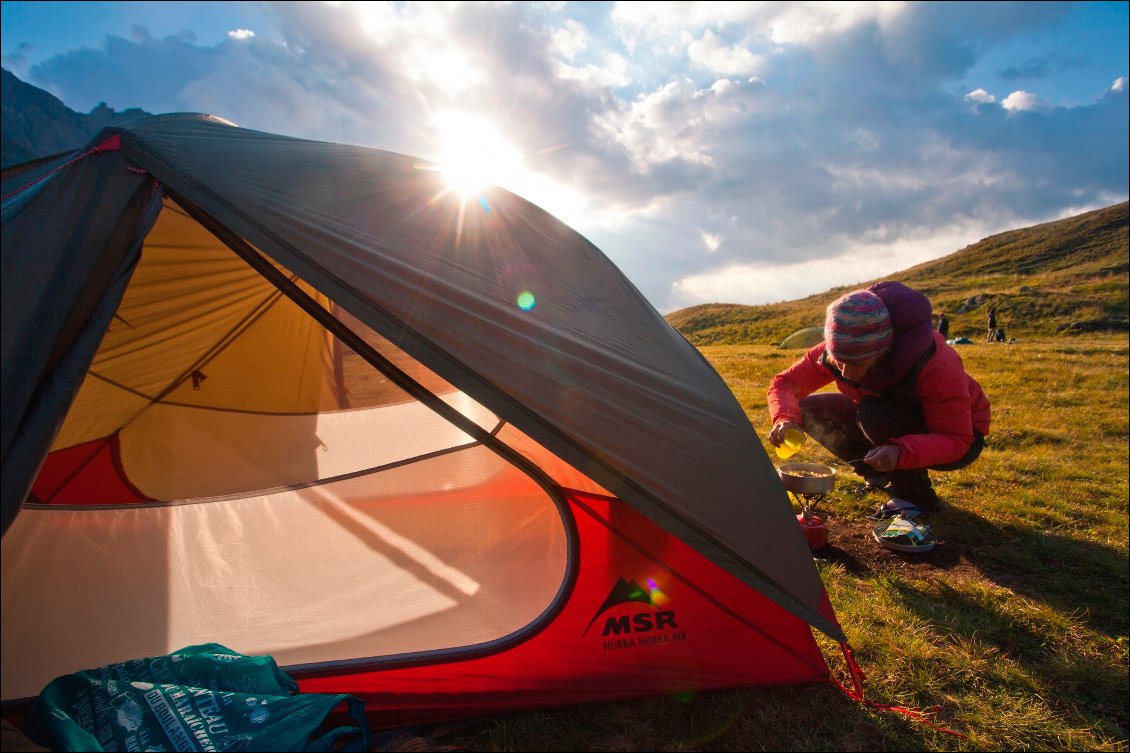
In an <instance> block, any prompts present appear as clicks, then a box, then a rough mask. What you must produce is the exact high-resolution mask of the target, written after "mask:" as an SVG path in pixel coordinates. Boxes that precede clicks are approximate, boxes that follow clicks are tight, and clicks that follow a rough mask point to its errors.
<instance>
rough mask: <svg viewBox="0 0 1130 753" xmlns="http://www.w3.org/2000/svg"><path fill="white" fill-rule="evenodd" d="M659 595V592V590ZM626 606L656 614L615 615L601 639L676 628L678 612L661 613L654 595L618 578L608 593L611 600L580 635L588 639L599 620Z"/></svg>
mask: <svg viewBox="0 0 1130 753" xmlns="http://www.w3.org/2000/svg"><path fill="white" fill-rule="evenodd" d="M656 592H658V589H657V590H656ZM624 604H645V605H647V606H649V607H653V608H654V609H656V610H657V611H655V612H637V613H636V614H613V615H609V616H608V617H607V618H605V621H604V627H603V629H602V630H601V635H602V636H606V637H607V636H609V635H625V636H626V635H631V634H633V633H651V632H654V631H657V630H663V629H665V628H677V627H678V625H677V624H675V612H674V611H672V610H665V609H660V608H659V605H658V604H656V603H655V599H654V598H653V595H652V592H651V591H648V590H647V589H645V588H642V587H641V586H640V585H639V584H638V583H636V582H635V581H634V580H632V581H627V580H624V579H623V578H619V579H618V580H617V581H616V585H614V586H612V590H611V591H609V593H608V598H607V599H605V600H604V603H603V604H601V605H600V607H599V608H598V609H597V610H596V612H595V613H594V614H593V616H592V619H591V620H589V624H588V626H587V627H585V630H584V632H583V633H581V635H587V634H588V632H589V630H590V629H592V626H593V624H594V623H595V622H596V621H597V619H598V618H599V617H600V616H601V615H602V614H604V613H605V612H607V611H608V610H609V609H612V608H613V607H616V606H620V605H624Z"/></svg>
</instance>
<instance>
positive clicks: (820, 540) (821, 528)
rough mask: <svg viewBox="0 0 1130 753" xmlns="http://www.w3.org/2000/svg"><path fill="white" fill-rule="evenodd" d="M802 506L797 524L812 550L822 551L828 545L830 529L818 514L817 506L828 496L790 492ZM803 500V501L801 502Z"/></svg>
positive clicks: (797, 517)
mask: <svg viewBox="0 0 1130 753" xmlns="http://www.w3.org/2000/svg"><path fill="white" fill-rule="evenodd" d="M790 494H792V495H793V497H794V498H797V502H798V503H799V504H800V506H801V511H800V513H799V514H798V515H797V516H796V522H797V523H798V524H799V525H800V530H801V533H803V534H804V539H805V541H807V542H808V547H809V548H810V549H820V548H821V547H823V546H824V545H825V544H827V543H828V528H827V526H825V525H824V519H823V518H822V517H820V516H819V515H817V514H816V506H817V505H818V504H820V503H821V502H823V501H824V499H825V497H827V496H828V495H827V494H797V493H795V492H790ZM801 500H803V501H801Z"/></svg>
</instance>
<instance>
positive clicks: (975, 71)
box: [0, 1, 1130, 314]
mask: <svg viewBox="0 0 1130 753" xmlns="http://www.w3.org/2000/svg"><path fill="white" fill-rule="evenodd" d="M1127 10H1128V3H1126V2H1063V3H1061V2H939V3H934V2H831V3H825V2H748V3H745V2H719V3H714V2H689V3H679V2H673V3H667V2H628V3H614V2H612V3H605V2H582V3H571V2H516V3H440V2H423V3H400V2H396V3H385V2H358V3H352V2H120V3H119V2H73V3H72V2H42V1H38V2H3V3H2V18H0V34H2V37H3V39H2V47H3V49H2V57H3V66H4V67H5V68H6V69H8V70H9V71H11V72H12V73H14V74H15V75H16V76H18V77H19V78H20V79H21V80H23V81H25V82H27V83H30V84H32V85H34V86H37V87H39V88H41V89H44V90H46V91H48V92H50V93H51V94H54V95H55V96H56V97H58V98H59V99H61V100H62V101H63V103H64V104H66V105H67V106H68V107H70V108H71V109H73V110H76V111H78V112H82V113H86V112H90V110H92V109H93V108H94V107H96V106H97V105H98V104H99V103H100V102H105V103H106V104H107V105H108V106H109V107H112V108H114V109H115V110H119V111H121V110H125V109H128V108H133V107H139V108H141V109H143V110H146V111H148V112H151V113H163V112H205V113H209V114H212V115H218V116H220V117H223V118H225V119H227V120H229V121H232V122H233V123H235V124H237V125H239V126H241V127H244V128H251V129H255V130H260V131H267V132H271V133H278V134H285V135H288V136H297V137H301V138H309V139H315V140H320V141H334V142H341V143H348V144H357V145H362V146H370V147H375V148H379V149H385V150H389V151H394V152H401V153H404V154H409V155H412V156H414V157H418V158H421V159H426V160H431V161H435V162H438V163H440V165H441V166H443V167H444V168H445V170H446V171H447V172H448V173H449V174H450V175H452V176H453V178H452V179H453V180H455V176H461V177H462V178H463V179H465V180H470V181H486V182H489V183H494V184H497V185H499V186H501V187H503V188H506V189H509V190H511V191H513V192H514V193H517V194H519V195H521V196H523V197H525V198H526V199H529V200H530V201H532V202H534V203H535V204H537V205H539V206H541V207H542V208H543V209H545V210H547V211H549V212H550V213H552V214H554V215H555V216H557V217H558V218H560V219H561V220H563V221H564V222H566V223H568V224H569V225H570V226H572V227H573V228H574V229H576V230H577V231H578V232H580V233H581V234H583V235H584V236H585V237H586V238H588V239H589V240H590V241H592V242H593V243H594V244H596V245H597V246H598V247H599V248H600V249H601V250H602V251H603V252H604V253H605V254H606V255H607V256H608V257H609V258H610V259H611V260H612V261H613V262H614V263H615V264H616V265H617V266H618V267H619V268H620V269H621V271H623V272H624V273H625V274H626V275H627V276H628V278H629V279H630V280H631V281H632V282H633V283H634V284H635V285H636V287H637V288H639V290H640V291H641V292H642V293H643V294H644V295H645V296H646V297H647V298H648V300H649V301H650V302H651V303H652V305H653V306H655V307H656V309H658V310H659V311H660V312H661V313H664V314H666V313H671V312H672V311H675V310H678V309H681V308H685V307H687V306H693V305H697V304H701V303H738V304H749V305H760V304H766V303H774V302H779V301H788V300H795V299H798V298H803V297H806V296H809V295H814V294H819V293H823V292H826V291H828V290H829V289H831V288H833V287H838V286H852V285H855V284H856V283H861V282H864V281H870V280H875V279H880V278H882V277H884V276H887V275H890V274H893V273H895V272H898V271H901V270H904V269H907V268H909V267H911V266H914V265H915V264H919V263H922V262H926V261H930V260H933V259H937V258H940V257H942V256H946V255H948V254H951V253H953V252H955V251H958V250H960V249H961V248H964V247H965V246H968V245H970V244H972V243H976V242H977V241H979V240H981V239H982V238H985V237H987V236H990V235H994V234H996V233H1000V232H1005V231H1008V230H1012V229H1016V228H1022V227H1028V226H1031V225H1035V224H1039V223H1042V222H1048V221H1051V220H1056V219H1061V218H1064V217H1069V216H1072V215H1076V214H1079V213H1082V212H1086V211H1089V210H1092V209H1099V208H1102V207H1106V206H1110V205H1112V204H1116V203H1119V202H1122V201H1126V200H1127V198H1128V193H1130V191H1128V171H1130V167H1128V165H1130V158H1128V146H1127V145H1128V144H1130V132H1128V110H1130V108H1128V104H1127V83H1128V81H1127V77H1128V70H1127V68H1128V65H1130V63H1128V61H1130V52H1128V42H1127V37H1128V32H1127V29H1128V26H1130V21H1128V13H1127Z"/></svg>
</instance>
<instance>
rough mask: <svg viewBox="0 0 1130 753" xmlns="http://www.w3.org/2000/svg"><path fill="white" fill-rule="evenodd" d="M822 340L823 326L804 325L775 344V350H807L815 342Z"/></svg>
mask: <svg viewBox="0 0 1130 753" xmlns="http://www.w3.org/2000/svg"><path fill="white" fill-rule="evenodd" d="M823 340H824V328H823V327H804V328H803V329H798V330H797V331H796V332H794V333H792V334H791V335H789V336H788V337H786V338H785V339H784V340H782V341H781V344H780V345H778V346H777V350H793V349H803V350H808V349H809V348H811V347H812V346H813V345H815V344H816V343H818V342H823Z"/></svg>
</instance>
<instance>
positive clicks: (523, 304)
mask: <svg viewBox="0 0 1130 753" xmlns="http://www.w3.org/2000/svg"><path fill="white" fill-rule="evenodd" d="M517 303H518V308H520V309H522V310H523V311H531V310H533V308H534V306H536V305H538V299H537V298H535V297H534V294H533V293H531V292H530V291H528V290H523V291H522V292H521V293H519V294H518V298H517Z"/></svg>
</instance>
